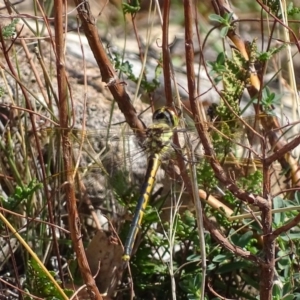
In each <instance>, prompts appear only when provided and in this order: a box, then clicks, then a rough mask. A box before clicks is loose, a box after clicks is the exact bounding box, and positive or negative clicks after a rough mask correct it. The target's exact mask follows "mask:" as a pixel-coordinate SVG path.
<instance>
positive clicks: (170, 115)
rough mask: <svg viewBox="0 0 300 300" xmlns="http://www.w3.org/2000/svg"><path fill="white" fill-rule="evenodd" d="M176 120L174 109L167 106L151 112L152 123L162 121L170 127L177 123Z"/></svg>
mask: <svg viewBox="0 0 300 300" xmlns="http://www.w3.org/2000/svg"><path fill="white" fill-rule="evenodd" d="M176 120H177V116H176V114H175V113H174V111H172V110H171V109H168V108H167V107H163V108H160V109H158V110H156V111H155V112H154V114H153V122H154V123H164V124H167V125H168V126H170V127H172V128H173V127H175V126H177V125H178V124H177V123H178V122H177V121H176Z"/></svg>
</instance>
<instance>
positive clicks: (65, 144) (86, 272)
mask: <svg viewBox="0 0 300 300" xmlns="http://www.w3.org/2000/svg"><path fill="white" fill-rule="evenodd" d="M54 4H55V17H54V19H55V23H54V24H55V25H54V28H55V49H56V68H57V84H58V98H59V119H60V126H61V128H68V125H69V113H68V83H67V75H66V69H65V56H64V49H65V48H64V46H65V45H64V30H63V28H65V27H66V24H64V19H63V18H64V15H65V13H66V11H65V8H66V6H65V5H66V3H65V1H60V0H55V1H54ZM61 137H62V148H63V149H62V150H63V151H62V152H63V163H64V168H65V170H66V172H65V181H66V182H67V184H65V185H64V188H65V192H66V203H67V208H68V215H69V226H70V232H71V238H72V242H73V247H74V250H75V253H76V257H77V261H78V265H79V269H80V271H81V274H82V277H83V280H84V282H85V284H86V286H87V289H88V293H89V295H90V297H91V298H92V299H99V300H101V299H102V296H101V294H100V293H99V290H98V288H97V286H96V284H95V280H94V278H93V276H92V274H91V270H90V267H89V264H88V261H87V258H86V255H85V251H84V246H83V243H82V239H81V224H80V218H79V215H78V210H77V204H76V198H75V189H74V178H73V176H72V172H70V170H72V148H71V143H70V140H69V130H67V129H64V130H62V131H61Z"/></svg>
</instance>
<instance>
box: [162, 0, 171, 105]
mask: <svg viewBox="0 0 300 300" xmlns="http://www.w3.org/2000/svg"><path fill="white" fill-rule="evenodd" d="M169 15H170V0H166V1H164V14H163V26H162V56H163V64H164V66H163V72H164V83H165V96H166V105H167V106H169V107H172V105H173V98H172V85H171V65H170V50H169Z"/></svg>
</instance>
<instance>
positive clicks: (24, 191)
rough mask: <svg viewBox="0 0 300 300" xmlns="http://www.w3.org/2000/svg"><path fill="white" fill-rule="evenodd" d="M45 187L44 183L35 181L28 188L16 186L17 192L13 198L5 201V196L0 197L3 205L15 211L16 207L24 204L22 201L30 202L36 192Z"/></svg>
mask: <svg viewBox="0 0 300 300" xmlns="http://www.w3.org/2000/svg"><path fill="white" fill-rule="evenodd" d="M42 187H43V185H42V183H40V182H37V181H36V180H35V179H33V180H32V181H30V182H29V184H28V185H27V186H26V185H25V186H24V185H23V186H19V185H17V186H16V189H15V192H14V194H13V195H12V196H10V197H8V198H7V199H5V198H4V197H3V196H0V199H1V202H2V205H3V206H4V207H5V208H6V209H9V210H13V211H14V210H15V209H16V207H17V206H18V205H19V204H20V203H21V202H22V201H25V200H26V202H27V201H30V199H31V198H32V196H33V195H34V193H35V192H36V191H38V190H39V189H41V188H42Z"/></svg>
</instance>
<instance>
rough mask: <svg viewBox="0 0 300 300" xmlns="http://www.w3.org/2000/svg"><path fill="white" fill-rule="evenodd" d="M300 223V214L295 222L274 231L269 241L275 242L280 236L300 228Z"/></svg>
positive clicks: (292, 221)
mask: <svg viewBox="0 0 300 300" xmlns="http://www.w3.org/2000/svg"><path fill="white" fill-rule="evenodd" d="M299 222H300V214H298V215H297V216H296V217H295V218H294V219H293V220H291V221H289V222H288V223H286V224H285V225H283V226H281V227H279V228H277V229H276V230H274V231H273V232H272V233H271V234H270V235H269V239H270V240H275V239H276V238H277V237H278V236H279V235H281V234H282V233H285V232H288V231H289V230H290V229H292V228H293V227H295V226H298V225H299Z"/></svg>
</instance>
